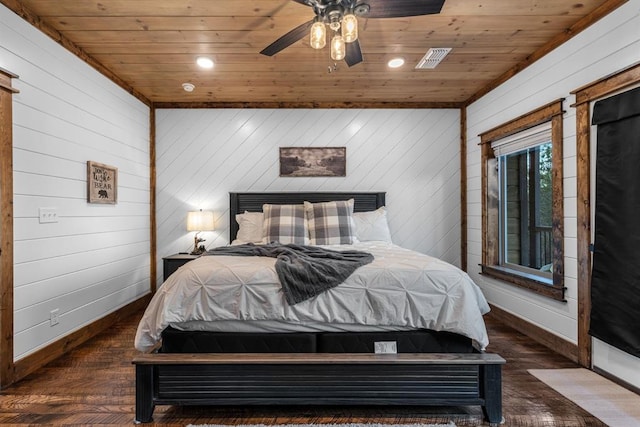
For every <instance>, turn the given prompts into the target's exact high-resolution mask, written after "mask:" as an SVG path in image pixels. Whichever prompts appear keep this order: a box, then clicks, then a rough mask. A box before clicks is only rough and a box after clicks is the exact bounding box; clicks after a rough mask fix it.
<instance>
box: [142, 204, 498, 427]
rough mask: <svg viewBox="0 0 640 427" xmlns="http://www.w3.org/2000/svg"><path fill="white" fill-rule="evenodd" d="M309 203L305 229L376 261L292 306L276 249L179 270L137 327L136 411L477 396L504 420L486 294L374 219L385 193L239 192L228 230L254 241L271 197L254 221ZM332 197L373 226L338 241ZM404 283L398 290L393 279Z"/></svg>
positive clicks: (449, 401) (435, 401)
mask: <svg viewBox="0 0 640 427" xmlns="http://www.w3.org/2000/svg"><path fill="white" fill-rule="evenodd" d="M305 202H306V203H307V205H306V206H305V209H307V210H306V211H305V212H306V213H305V218H309V221H308V222H307V221H306V220H305V223H304V225H305V227H307V226H308V223H309V224H311V222H312V221H314V220H315V229H314V228H313V226H311V225H309V227H311V231H309V230H307V229H305V230H304V233H308V234H307V235H311V236H312V239H311V241H310V243H313V244H318V242H319V244H321V249H322V250H324V249H326V250H328V251H336V252H340V253H341V254H342V253H344V254H347V253H350V251H353V252H354V253H356V254H360V253H366V254H371V255H373V256H372V257H371V259H372V261H371V260H370V261H369V262H368V263H367V264H366V265H362V266H359V267H358V268H357V269H356V270H355V271H354V272H353V273H352V274H350V275H349V276H348V278H346V279H345V280H344V281H341V282H340V284H339V285H338V286H335V285H333V286H332V287H331V288H329V289H323V290H322V292H319V293H318V294H317V295H316V294H314V296H312V297H307V299H306V300H304V301H300V302H295V303H292V304H288V301H289V300H288V298H289V296H290V295H289V294H288V293H287V292H286V291H287V290H286V289H284V288H285V287H284V283H285V281H284V280H279V279H278V277H279V276H278V274H280V273H281V272H280V270H277V268H276V267H274V266H275V265H276V263H278V262H280V259H279V258H278V259H277V260H276V259H273V258H266V257H262V256H260V257H237V256H226V254H222V256H203V257H200V258H198V259H197V260H194V261H191V262H189V263H188V264H186V265H185V266H183V267H181V268H180V269H179V270H178V271H177V272H176V273H174V275H172V276H171V277H169V279H168V280H167V281H166V282H165V283H164V284H163V285H162V286H161V287H160V289H159V291H158V292H157V293H156V295H155V296H154V298H153V300H152V302H151V303H150V305H149V307H148V308H147V312H146V313H145V315H144V317H143V319H142V320H141V323H140V326H139V328H138V332H137V334H136V348H137V349H138V350H141V354H140V355H139V356H137V357H136V358H135V359H134V364H135V365H136V421H137V422H149V421H151V417H152V413H153V408H154V406H155V405H157V404H198V405H200V404H211V405H216V404H217V405H229V404H234V405H235V404H342V405H344V404H375V405H381V404H402V405H408V404H413V405H480V406H482V408H483V411H484V413H485V416H486V418H487V420H488V421H489V422H490V423H499V422H500V420H501V417H502V412H501V411H502V409H501V408H502V406H501V405H502V403H501V365H502V364H503V363H504V359H502V358H500V357H499V356H498V355H494V354H489V353H486V352H484V349H485V347H486V345H487V344H488V338H487V336H486V330H485V328H484V322H483V321H482V315H483V314H484V313H486V311H488V305H487V304H486V300H484V297H483V296H482V294H481V292H480V291H479V289H478V288H477V286H475V284H473V282H472V281H471V280H470V279H469V278H468V276H467V275H466V274H465V273H464V272H462V271H460V270H458V269H457V268H455V267H453V266H451V265H449V264H447V263H444V262H442V261H440V260H437V259H434V258H431V257H427V256H426V255H423V254H418V253H416V252H414V251H409V250H407V249H403V248H400V247H397V246H396V245H394V244H393V243H392V242H390V235H389V234H388V230H384V227H379V228H378V229H376V227H377V226H380V224H382V223H381V222H380V221H381V219H380V217H382V219H383V220H384V222H385V223H386V216H384V214H385V213H386V211H385V210H384V209H385V208H384V206H385V193H369V192H366V193H363V192H339V193H333V192H332V193H329V192H327V193H318V192H313V193H231V194H230V241H232V242H233V243H238V244H239V246H238V247H239V248H244V247H245V246H249V247H252V245H256V243H255V242H247V241H245V240H243V239H245V238H247V237H246V236H247V233H246V232H245V231H246V230H247V229H248V228H247V222H245V221H246V220H247V218H248V217H251V218H254V219H255V215H257V214H259V213H260V212H262V210H263V206H265V212H264V213H263V214H262V217H260V221H265V218H270V219H269V220H272V219H273V218H271V217H272V216H274V215H273V214H272V213H271V212H272V210H275V211H276V213H277V215H281V213H279V212H280V211H281V210H282V212H285V208H286V207H288V206H294V207H295V210H296V212H298V213H299V210H298V208H297V206H298V205H303V204H304V203H305ZM330 203H334V204H333V205H330ZM347 203H348V204H347ZM327 205H330V206H329V208H327ZM335 206H338V210H339V209H347V210H351V213H349V214H348V215H347V216H349V215H353V216H354V217H357V218H358V219H357V220H356V219H354V220H353V222H350V223H349V224H350V226H351V227H352V229H353V230H352V231H354V233H355V229H360V230H361V231H362V230H365V228H367V227H369V228H367V230H368V234H367V233H361V234H360V235H359V236H355V234H354V236H353V237H354V238H353V239H352V240H348V241H344V240H340V242H339V244H336V241H335V238H334V237H326V236H325V234H327V235H328V234H330V233H326V230H325V229H324V228H323V227H324V226H326V223H327V220H326V218H320V219H319V218H318V216H321V215H322V213H323V212H324V210H323V209H325V208H327V209H329V210H330V208H334V207H335ZM345 206H347V207H346V208H345ZM318 207H321V208H322V209H319V208H318ZM311 208H313V209H316V211H315V212H316V213H315V215H316V216H315V218H314V217H313V215H314V214H312V213H311V211H310V210H309V209H311ZM318 209H319V210H318ZM338 210H336V212H337V211H338ZM318 212H319V213H318ZM341 212H342V211H341ZM360 213H361V215H360ZM374 213H375V215H374ZM282 215H283V216H286V215H285V214H282ZM245 217H247V218H245ZM278 218H279V217H276V219H278ZM236 219H237V220H236ZM330 219H331V220H332V219H333V218H330ZM288 220H289V218H287V221H288ZM321 220H322V221H324V222H321ZM343 220H344V218H343V217H342V213H341V214H340V220H339V221H343ZM238 221H240V223H242V224H243V226H242V227H240V224H239V223H238ZM252 221H253V220H252ZM283 221H284V220H283ZM349 221H352V220H351V219H350V218H349ZM363 221H364V222H363ZM367 221H368V222H367ZM292 222H295V221H292ZM258 224H262V222H258ZM264 224H265V229H266V227H267V222H266V221H265V222H264ZM269 224H271V223H269ZM283 224H284V222H282V223H278V224H277V226H278V227H281V228H278V227H276V228H277V230H279V231H278V232H279V233H284V232H283V231H281V230H284V229H285V227H284V225H283ZM287 224H288V223H287ZM319 224H324V226H323V225H319ZM363 224H364V225H363ZM356 225H358V227H356ZM343 226H344V223H341V225H340V227H343ZM243 228H244V229H245V230H244V231H243ZM329 228H331V227H329ZM260 231H261V232H262V230H260ZM329 231H331V230H329ZM323 233H325V234H323ZM385 233H387V234H385ZM343 234H344V233H343ZM314 236H315V240H314V239H313V237H314ZM323 236H324V237H323ZM372 236H373V237H372ZM379 236H382V237H379ZM238 237H242V238H243V239H238ZM325 237H326V238H325ZM358 237H359V238H358ZM370 237H372V238H373V239H382V240H371V241H366V239H368V238H370ZM281 238H282V239H286V237H282V236H281ZM323 239H324V240H323ZM340 239H344V236H342V237H340ZM362 239H365V241H363V240H362ZM268 241H269V240H265V241H264V242H263V243H266V242H268ZM327 242H329V243H331V244H326V243H327ZM285 243H286V242H285ZM304 243H305V245H303V247H306V244H307V243H308V242H307V241H306V240H305V242H304ZM276 245H278V244H276ZM256 246H261V247H266V246H269V245H268V244H267V245H260V244H257V245H256ZM294 246H295V245H294ZM287 249H288V247H287ZM212 255H220V254H212ZM323 256H324V255H323ZM257 264H260V268H259V269H258V268H257V267H256V265H257ZM425 274H428V276H427V278H426V279H425V278H424V275H425ZM405 276H407V277H405ZM280 277H282V276H280ZM396 280H397V281H402V282H401V283H400V284H399V286H400V288H401V289H397V288H395V287H392V285H391V283H392V282H395V281H396ZM425 281H426V282H430V283H431V282H432V285H431V286H429V287H427V286H426V285H425V283H424V282H425ZM214 282H215V286H212V284H213V283H214ZM236 282H237V283H236ZM280 282H282V283H280ZM394 286H395V285H394ZM280 288H282V289H280ZM283 293H284V294H285V295H283ZM434 310H435V311H434ZM431 311H434V312H435V314H433V315H432V314H429V313H430V312H431Z"/></svg>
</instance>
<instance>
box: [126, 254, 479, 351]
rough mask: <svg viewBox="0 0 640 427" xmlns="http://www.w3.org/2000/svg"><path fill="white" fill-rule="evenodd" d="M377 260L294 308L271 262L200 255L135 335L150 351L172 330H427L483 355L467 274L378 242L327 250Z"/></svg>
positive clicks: (169, 284) (174, 278)
mask: <svg viewBox="0 0 640 427" xmlns="http://www.w3.org/2000/svg"><path fill="white" fill-rule="evenodd" d="M327 248H329V249H334V250H341V249H352V250H353V249H355V250H362V251H366V252H369V253H371V254H373V255H374V261H373V262H372V263H370V264H367V265H365V266H363V267H360V268H358V269H357V270H356V271H355V272H354V273H353V274H352V275H351V276H350V277H349V278H348V279H347V280H345V281H344V282H343V283H341V284H340V285H338V286H336V287H335V288H332V289H330V290H328V291H326V292H323V293H322V294H320V295H318V296H316V297H314V298H312V299H310V300H307V301H303V302H301V303H298V304H295V305H288V304H287V303H286V301H285V299H284V296H283V294H282V291H281V287H280V284H279V281H278V277H277V274H276V271H275V260H274V259H273V258H266V257H233V256H202V257H200V258H198V259H196V260H194V261H191V262H189V263H187V264H185V265H184V266H182V267H181V268H180V269H178V270H177V271H176V272H175V273H174V274H172V275H171V276H170V277H169V278H168V279H167V281H166V282H165V283H164V284H163V285H162V286H161V287H160V289H159V290H158V292H156V294H155V295H154V297H153V298H152V300H151V302H150V304H149V306H148V307H147V310H146V311H145V314H144V316H143V318H142V320H141V321H140V324H139V326H138V330H137V332H136V338H135V346H136V348H137V349H138V350H140V351H148V350H150V349H151V348H153V347H154V346H155V345H156V344H157V343H158V342H159V341H160V340H161V334H162V331H163V330H165V328H167V327H169V326H172V327H174V328H176V329H181V330H209V331H216V332H226V331H228V330H229V328H231V329H230V330H231V331H234V332H238V331H240V332H245V333H246V332H258V330H252V328H259V329H262V330H261V331H260V332H264V330H265V328H266V329H268V331H269V332H271V333H284V332H294V331H297V332H315V333H319V332H349V331H357V332H384V331H410V330H432V331H446V332H451V333H455V334H459V335H462V336H464V337H467V338H469V339H471V340H472V342H473V343H474V345H475V346H476V348H477V349H479V350H483V349H484V348H485V347H486V346H487V344H488V342H489V340H488V337H487V332H486V328H485V325H484V321H483V318H482V316H483V314H485V313H487V312H488V311H489V306H488V304H487V301H486V299H485V298H484V296H483V295H482V292H481V291H480V289H479V288H478V286H477V285H476V284H475V283H474V282H473V281H472V280H471V279H470V278H469V276H468V275H467V274H466V273H464V272H463V271H461V270H460V269H458V268H456V267H455V266H453V265H451V264H448V263H446V262H444V261H442V260H439V259H437V258H433V257H430V256H428V255H425V254H421V253H418V252H415V251H411V250H409V249H405V248H401V247H400V246H397V245H394V244H391V243H383V242H365V243H358V244H355V245H340V246H327Z"/></svg>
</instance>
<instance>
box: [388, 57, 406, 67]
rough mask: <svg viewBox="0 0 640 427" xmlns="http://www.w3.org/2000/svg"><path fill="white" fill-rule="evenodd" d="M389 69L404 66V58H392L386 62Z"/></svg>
mask: <svg viewBox="0 0 640 427" xmlns="http://www.w3.org/2000/svg"><path fill="white" fill-rule="evenodd" d="M387 65H388V66H389V68H399V67H402V66H403V65H404V58H393V59H392V60H391V61H389V62H387Z"/></svg>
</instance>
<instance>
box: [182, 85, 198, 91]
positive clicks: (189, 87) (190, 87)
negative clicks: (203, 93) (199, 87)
mask: <svg viewBox="0 0 640 427" xmlns="http://www.w3.org/2000/svg"><path fill="white" fill-rule="evenodd" d="M195 88H196V86H195V85H194V84H193V83H182V89H184V91H185V92H193V90H194V89H195Z"/></svg>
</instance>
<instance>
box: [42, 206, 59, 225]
mask: <svg viewBox="0 0 640 427" xmlns="http://www.w3.org/2000/svg"><path fill="white" fill-rule="evenodd" d="M38 213H39V215H40V224H44V223H48V222H58V210H57V209H56V208H39V209H38Z"/></svg>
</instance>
